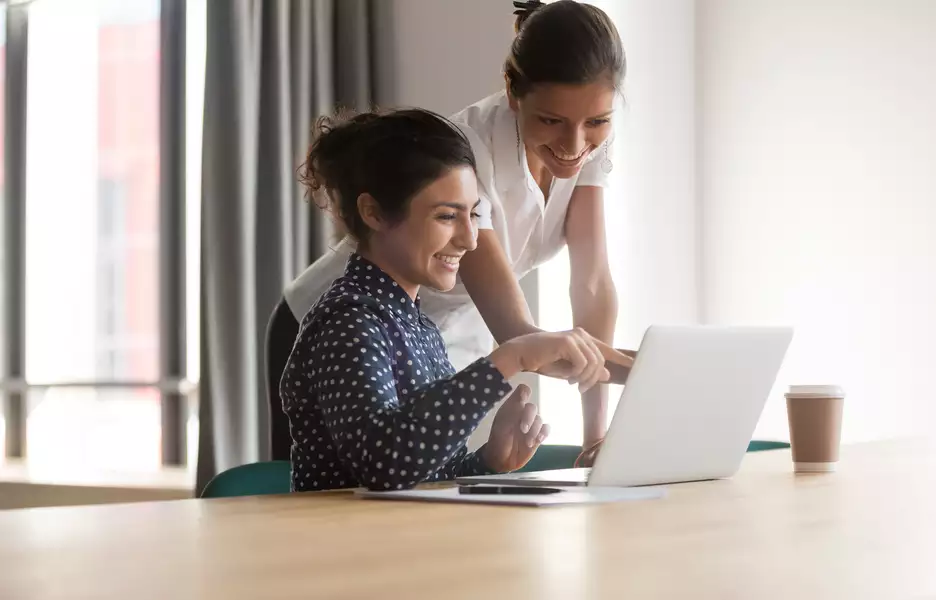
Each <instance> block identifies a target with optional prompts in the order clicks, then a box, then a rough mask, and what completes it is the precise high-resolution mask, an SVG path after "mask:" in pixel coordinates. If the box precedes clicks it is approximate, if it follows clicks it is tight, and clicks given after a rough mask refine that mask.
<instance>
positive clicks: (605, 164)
mask: <svg viewBox="0 0 936 600" xmlns="http://www.w3.org/2000/svg"><path fill="white" fill-rule="evenodd" d="M613 168H614V163H612V162H611V158H610V157H609V156H608V143H607V142H605V144H604V157H603V158H602V159H601V170H602V171H604V173H605V175H607V174H608V173H610V172H611V169H613Z"/></svg>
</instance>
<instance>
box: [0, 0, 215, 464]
mask: <svg viewBox="0 0 936 600" xmlns="http://www.w3.org/2000/svg"><path fill="white" fill-rule="evenodd" d="M180 6H182V5H180ZM0 10H3V11H4V12H2V13H0V14H2V15H3V17H2V18H3V19H4V20H5V16H6V12H5V9H0ZM10 10H17V11H23V13H22V14H25V18H27V19H28V40H27V41H26V43H25V48H24V52H25V55H26V74H25V78H26V80H27V82H28V85H26V86H25V89H26V119H25V122H26V134H25V137H26V140H25V157H26V158H25V163H26V164H25V169H24V170H25V181H26V186H25V187H26V194H25V198H22V199H19V200H17V202H20V203H22V206H23V209H24V211H25V219H24V220H25V237H24V239H25V241H24V242H23V243H22V247H20V248H18V249H17V252H18V254H19V256H18V258H19V259H21V260H23V262H24V263H25V265H24V266H25V272H26V274H28V277H26V276H24V277H23V281H18V282H17V285H19V286H20V287H21V288H23V289H24V290H25V292H24V294H25V302H24V304H25V307H24V308H23V309H22V311H21V312H22V313H23V314H22V315H21V316H22V319H23V322H24V323H25V348H24V349H16V348H14V349H13V351H14V352H21V353H22V354H23V365H24V369H23V372H22V373H20V374H13V375H14V376H13V377H6V379H5V380H2V382H3V384H4V386H5V389H7V388H9V389H14V388H16V387H17V386H22V385H23V384H25V394H23V395H22V398H21V399H20V400H13V401H11V402H20V403H21V404H22V408H23V409H25V411H24V412H25V423H23V424H22V430H23V433H24V434H25V440H26V442H25V447H21V448H20V450H21V451H22V450H25V458H26V460H27V461H28V464H29V467H30V470H31V471H42V472H51V471H50V470H52V471H55V470H62V471H64V470H67V469H74V468H85V469H89V470H101V469H110V470H120V471H150V470H155V469H159V468H161V467H162V466H163V465H164V463H165V462H166V460H167V459H166V453H165V446H166V444H167V435H169V434H172V435H171V436H170V437H172V438H173V439H178V438H179V437H181V438H182V439H184V438H186V437H188V438H191V437H192V435H193V434H194V433H195V432H196V431H197V426H196V423H195V422H194V420H193V417H192V416H189V418H188V422H187V423H185V417H186V415H193V414H194V413H193V410H194V407H192V406H188V407H186V406H183V408H182V417H183V418H182V419H181V420H180V424H179V427H178V428H177V429H179V431H173V432H169V431H164V427H165V423H166V422H167V421H166V413H165V402H166V400H165V398H166V393H172V394H177V392H178V393H182V394H189V396H188V400H192V399H193V398H194V394H193V393H192V392H193V391H194V390H193V386H191V385H188V384H190V383H197V364H198V363H197V348H198V344H197V340H198V337H197V336H198V330H197V327H186V328H185V330H186V334H187V338H186V340H187V343H188V344H189V345H190V346H191V348H192V349H191V350H190V351H188V356H189V357H190V358H189V361H188V364H189V366H190V367H191V366H193V365H194V369H192V370H188V371H187V370H186V369H185V368H184V366H183V369H182V371H183V372H182V373H167V372H166V369H167V367H166V366H165V365H164V364H163V363H164V361H163V360H162V357H161V348H160V345H161V343H162V340H164V339H165V337H166V336H165V331H166V328H168V327H178V326H179V325H178V324H177V323H172V324H169V323H164V322H162V321H161V315H162V311H163V309H164V308H165V307H163V306H161V303H162V302H163V301H165V296H166V295H165V294H164V293H163V292H164V290H165V288H164V286H165V285H166V280H167V279H170V280H173V281H174V280H176V279H177V280H178V281H179V284H178V287H179V289H186V298H185V299H184V304H185V305H184V306H183V307H182V312H183V313H184V314H185V315H186V316H187V317H188V318H189V319H193V323H195V324H196V325H197V321H195V319H197V307H198V302H197V298H198V287H197V280H198V270H197V268H198V265H197V260H196V261H195V262H194V263H192V264H191V265H190V264H188V261H189V259H192V258H194V259H197V256H198V235H197V229H198V226H199V222H198V219H197V215H198V210H199V202H198V200H199V196H200V193H199V188H200V181H199V176H200V172H199V171H200V158H201V116H202V115H201V107H202V88H203V85H204V83H203V82H204V78H203V76H204V28H205V11H206V7H205V0H193V1H190V2H187V3H185V8H184V10H186V19H187V23H186V42H187V44H191V47H190V48H188V49H187V52H186V61H187V64H186V72H185V73H181V74H178V75H177V77H185V78H186V80H185V83H186V94H187V97H186V98H185V106H184V113H185V116H186V130H185V132H179V135H180V136H184V137H185V143H184V144H180V145H184V147H185V149H186V152H187V156H188V161H187V171H188V176H189V178H190V179H189V180H188V181H186V182H185V189H186V192H187V194H186V195H187V196H188V204H187V205H186V206H182V207H181V214H184V215H187V218H186V219H185V221H187V222H185V223H180V226H182V225H184V226H185V228H186V229H185V230H186V233H187V235H186V236H185V237H186V246H187V248H186V265H185V267H182V268H176V267H178V265H174V266H170V267H169V269H161V265H162V264H163V263H162V262H161V261H163V260H164V257H163V256H162V255H161V252H162V251H163V250H165V247H163V246H162V244H163V242H162V240H161V236H162V235H163V232H164V231H165V229H166V227H164V226H163V223H161V219H162V218H163V217H164V214H165V213H164V210H163V209H164V208H165V207H163V206H161V202H164V201H165V202H177V201H178V200H177V199H170V200H165V199H164V197H163V195H162V194H161V187H160V183H161V177H162V171H161V168H162V166H161V164H160V160H161V151H162V150H164V149H162V148H161V147H160V146H161V139H162V132H161V127H162V123H161V114H162V113H161V110H162V106H161V102H162V97H161V96H164V95H165V94H162V90H161V85H162V81H163V79H162V78H163V76H164V74H165V68H166V64H171V62H170V63H166V64H164V62H165V60H164V59H165V57H166V55H167V54H166V49H165V48H162V47H161V45H162V39H161V36H162V35H163V30H162V29H163V28H162V19H163V18H164V16H163V15H164V13H165V12H166V11H164V10H163V7H162V6H161V2H160V0H88V1H87V2H75V1H74V0H34V1H33V2H31V3H29V4H27V5H20V6H17V7H16V8H11V9H10ZM5 32H6V27H5V26H4V27H0V35H3V37H2V38H0V41H5V35H4V34H5ZM4 50H5V48H4V47H3V46H2V45H0V52H3V51H4ZM170 50H172V49H171V48H170ZM0 62H2V64H5V61H0ZM172 76H173V77H175V76H176V75H175V74H173V75H172ZM0 81H2V82H4V83H5V82H6V77H5V76H3V77H0ZM180 89H181V87H180ZM0 114H2V113H0ZM0 126H2V123H0ZM2 166H3V163H2V162H0V192H2V184H3V181H4V178H3V170H2ZM180 270H181V271H182V272H176V271H180ZM0 276H2V277H4V282H5V283H4V285H6V282H7V281H10V279H9V278H7V276H6V275H0ZM14 277H15V275H14ZM184 282H187V283H188V285H187V286H186V285H184ZM3 321H4V322H6V321H7V319H4V320H3ZM0 350H5V349H0ZM0 354H2V352H0ZM0 375H3V374H0ZM20 375H21V376H22V380H20V381H17V376H20ZM167 390H175V391H170V392H167ZM186 403H187V401H186V399H185V398H183V404H186ZM7 404H9V402H0V411H2V407H3V406H4V405H7ZM188 404H192V403H188ZM2 418H3V413H2V412H0V419H2ZM0 424H2V421H0ZM16 426H17V427H19V426H20V425H16ZM8 429H9V427H0V436H2V435H3V433H4V431H6V430H8ZM174 429H176V428H174ZM183 430H185V431H183ZM186 431H187V434H186ZM0 439H2V438H0ZM187 447H188V450H189V453H188V456H187V457H186V458H187V460H188V462H189V464H194V458H195V455H194V450H195V447H196V444H195V443H193V440H192V439H189V443H188V444H187ZM9 453H10V450H9V449H8V452H7V453H5V454H9ZM13 454H14V455H15V454H17V452H13ZM0 456H2V455H0Z"/></svg>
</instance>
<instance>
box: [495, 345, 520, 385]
mask: <svg viewBox="0 0 936 600" xmlns="http://www.w3.org/2000/svg"><path fill="white" fill-rule="evenodd" d="M514 350H515V349H514V348H513V347H512V345H511V344H510V342H507V343H506V344H504V345H502V346H498V347H497V348H496V349H495V350H494V352H491V354H490V356H489V357H488V358H489V359H490V361H491V363H492V364H493V365H494V368H495V369H497V370H498V371H500V373H501V375H503V376H504V379H511V378H513V377H514V376H515V375H516V374H517V373H519V372H520V361H519V360H518V358H517V353H516V352H515V351H514Z"/></svg>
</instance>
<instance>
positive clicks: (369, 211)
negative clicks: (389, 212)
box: [357, 193, 385, 231]
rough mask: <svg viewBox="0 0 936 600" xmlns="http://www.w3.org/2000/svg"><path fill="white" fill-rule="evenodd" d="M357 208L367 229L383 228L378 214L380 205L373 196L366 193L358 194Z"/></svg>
mask: <svg viewBox="0 0 936 600" xmlns="http://www.w3.org/2000/svg"><path fill="white" fill-rule="evenodd" d="M357 210H358V214H359V215H361V220H362V221H364V224H365V225H367V227H368V228H369V229H371V230H372V231H381V230H382V229H384V226H385V224H384V222H383V217H382V216H381V214H380V205H379V204H377V200H376V199H375V198H374V197H373V196H371V195H370V194H367V193H364V194H361V195H360V196H358V199H357Z"/></svg>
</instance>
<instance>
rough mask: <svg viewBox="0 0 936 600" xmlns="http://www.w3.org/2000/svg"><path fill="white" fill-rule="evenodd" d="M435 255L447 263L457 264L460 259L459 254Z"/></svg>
mask: <svg viewBox="0 0 936 600" xmlns="http://www.w3.org/2000/svg"><path fill="white" fill-rule="evenodd" d="M435 257H436V258H437V259H439V260H441V261H442V262H444V263H445V264H447V265H457V264H458V261H460V260H461V257H460V256H442V255H440V254H436V255H435Z"/></svg>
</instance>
